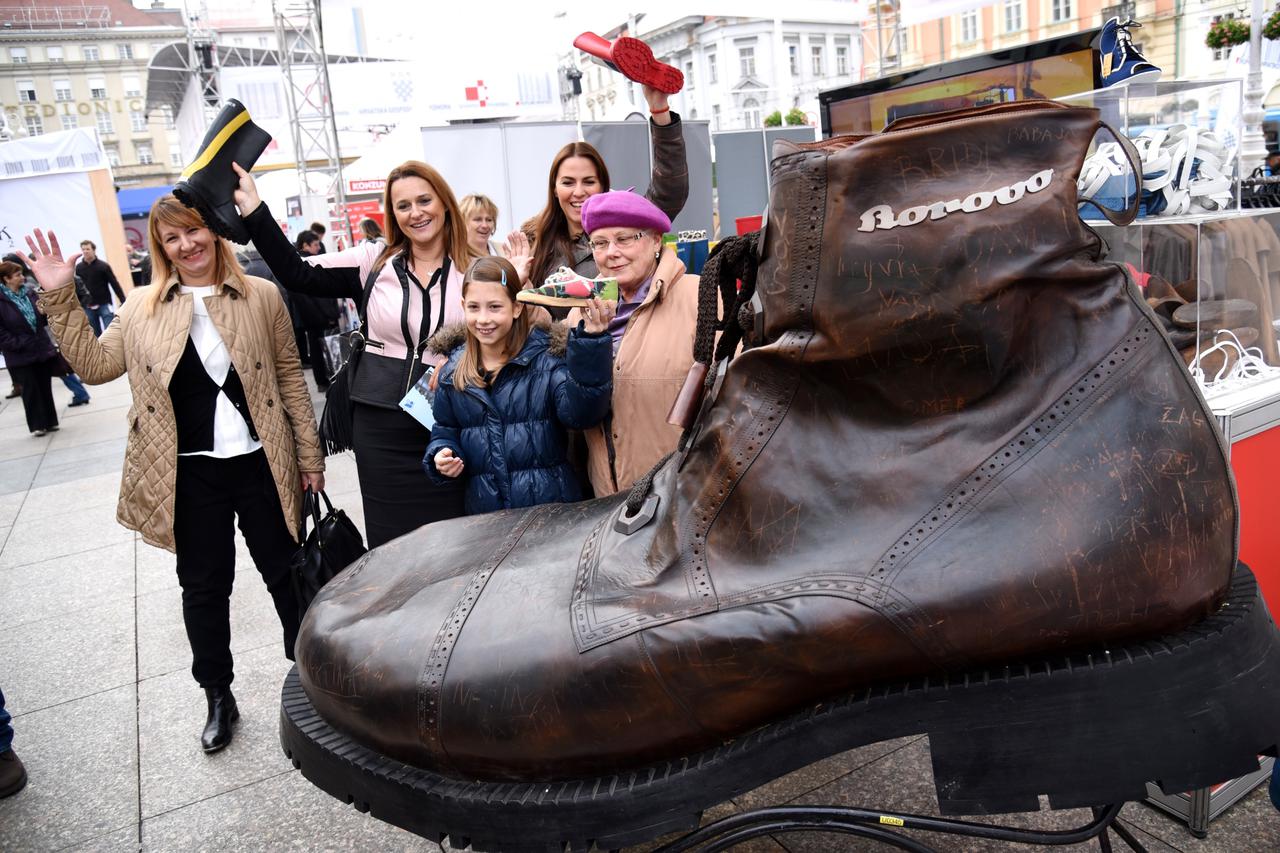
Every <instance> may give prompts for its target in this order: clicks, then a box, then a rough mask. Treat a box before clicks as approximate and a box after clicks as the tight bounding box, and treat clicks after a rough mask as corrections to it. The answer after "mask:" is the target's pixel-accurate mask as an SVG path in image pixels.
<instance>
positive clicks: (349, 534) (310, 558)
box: [289, 489, 367, 618]
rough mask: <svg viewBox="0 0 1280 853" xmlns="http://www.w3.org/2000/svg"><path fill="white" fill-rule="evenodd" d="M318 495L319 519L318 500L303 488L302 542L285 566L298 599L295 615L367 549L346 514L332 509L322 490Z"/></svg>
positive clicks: (308, 490)
mask: <svg viewBox="0 0 1280 853" xmlns="http://www.w3.org/2000/svg"><path fill="white" fill-rule="evenodd" d="M320 497H321V498H324V503H325V506H326V507H327V508H328V512H327V513H326V514H325V517H324V518H323V519H322V518H320V501H319V499H318V498H317V497H316V494H315V493H314V492H313V491H311V490H310V489H307V491H306V493H305V494H304V495H303V497H302V530H301V531H300V533H301V539H302V545H301V547H299V548H298V550H297V551H295V552H294V554H293V559H292V560H291V561H290V565H289V574H290V576H291V577H292V578H293V592H294V595H296V596H297V598H298V616H299V618H301V616H302V614H303V613H306V612H307V608H308V607H310V606H311V600H312V599H314V598H315V597H316V593H318V592H320V589H321V588H322V587H323V586H324V585H325V584H327V583H328V582H329V581H331V580H333V577H334V575H336V574H338V572H340V571H342V570H343V569H345V568H346V567H347V566H349V565H351V564H352V563H354V562H355V561H356V560H357V559H359V558H360V556H361V555H362V554H364V552H365V551H366V550H367V549H366V548H365V547H364V538H363V537H362V536H361V535H360V531H359V530H357V529H356V526H355V524H354V523H353V522H352V521H351V519H349V518H347V514H346V513H345V512H343V511H342V510H340V509H334V508H333V503H332V502H330V500H329V496H328V495H326V494H325V493H324V490H323V489H322V490H321V491H320ZM308 516H310V517H311V521H312V528H311V532H310V533H307V517H308Z"/></svg>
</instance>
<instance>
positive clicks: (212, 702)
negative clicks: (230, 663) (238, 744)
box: [200, 687, 240, 752]
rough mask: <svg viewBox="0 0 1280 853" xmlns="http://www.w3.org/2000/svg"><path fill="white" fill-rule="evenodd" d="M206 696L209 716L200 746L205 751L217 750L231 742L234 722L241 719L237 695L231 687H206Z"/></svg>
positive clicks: (201, 735) (201, 736)
mask: <svg viewBox="0 0 1280 853" xmlns="http://www.w3.org/2000/svg"><path fill="white" fill-rule="evenodd" d="M204 694H205V698H206V699H207V700H208V702H209V716H208V718H207V719H206V720H205V723H204V731H203V732H201V733H200V746H201V748H203V749H204V751H205V752H217V751H218V750H220V749H222V748H223V747H225V746H226V745H227V744H229V743H231V729H232V724H234V723H235V721H236V720H238V719H240V709H239V708H237V707H236V697H235V696H232V695H231V688H230V687H206V688H205V689H204Z"/></svg>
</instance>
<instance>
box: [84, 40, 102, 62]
mask: <svg viewBox="0 0 1280 853" xmlns="http://www.w3.org/2000/svg"><path fill="white" fill-rule="evenodd" d="M80 53H81V54H82V55H83V56H84V61H85V62H97V61H98V60H99V59H101V58H102V54H101V52H100V51H99V50H98V46H97V45H96V44H86V45H85V46H84V47H82V48H80Z"/></svg>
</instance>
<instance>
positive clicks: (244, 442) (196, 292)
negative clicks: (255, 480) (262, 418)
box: [181, 284, 262, 459]
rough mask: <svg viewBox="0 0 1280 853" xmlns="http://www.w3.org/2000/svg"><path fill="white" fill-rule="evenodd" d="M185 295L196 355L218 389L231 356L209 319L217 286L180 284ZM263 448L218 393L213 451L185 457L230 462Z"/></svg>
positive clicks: (229, 368)
mask: <svg viewBox="0 0 1280 853" xmlns="http://www.w3.org/2000/svg"><path fill="white" fill-rule="evenodd" d="M181 288H182V292H183V293H190V294H191V296H192V299H191V342H192V343H193V344H195V348H196V353H197V354H198V355H199V356H200V362H201V363H202V364H203V365H204V369H205V372H206V373H208V374H209V378H210V379H212V380H213V381H214V382H216V383H217V384H218V385H219V387H221V386H222V384H223V383H224V382H226V381H227V373H228V372H230V370H231V353H229V352H227V345H226V344H225V343H223V340H222V335H220V334H218V327H217V326H215V325H214V324H213V320H212V319H211V318H210V317H209V309H208V307H207V306H206V305H205V304H204V300H205V297H207V296H212V295H213V288H214V285H208V286H206V287H187V286H186V285H185V284H184V285H181ZM261 447H262V442H260V441H255V440H254V438H253V436H252V435H250V434H249V424H248V423H246V422H245V419H244V417H243V416H242V415H241V414H240V413H239V412H238V411H236V407H235V405H234V404H232V402H231V399H230V398H229V397H228V396H227V394H226V392H225V391H219V392H218V402H217V407H216V408H215V409H214V414H213V450H199V451H196V452H194V453H183V454H181V455H182V456H214V457H217V458H219V459H229V458H230V457H232V456H243V455H244V454H246V453H253V452H254V451H255V450H259V449H260V448H261Z"/></svg>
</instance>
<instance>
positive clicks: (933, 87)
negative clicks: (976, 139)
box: [818, 33, 1097, 136]
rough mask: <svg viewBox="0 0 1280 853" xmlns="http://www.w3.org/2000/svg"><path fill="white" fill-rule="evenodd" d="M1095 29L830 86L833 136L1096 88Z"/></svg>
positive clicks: (825, 99) (824, 97) (827, 104)
mask: <svg viewBox="0 0 1280 853" xmlns="http://www.w3.org/2000/svg"><path fill="white" fill-rule="evenodd" d="M1091 41H1092V35H1091V34H1089V33H1080V34H1075V35H1072V36H1068V37H1066V38H1061V39H1051V40H1049V41H1043V42H1037V43H1035V44H1030V45H1025V46H1023V47H1021V48H1016V49H1012V50H1002V51H998V52H996V53H992V54H986V55H984V56H979V57H967V58H965V59H961V60H956V61H953V62H946V63H942V64H941V65H934V66H931V67H929V68H923V69H920V70H919V71H915V72H909V73H906V74H900V75H895V76H893V77H882V78H879V79H876V80H871V81H868V82H867V83H861V84H858V85H854V86H846V87H844V88H842V89H836V90H832V91H830V92H823V93H821V94H820V95H819V96H818V97H819V102H820V103H821V105H822V130H823V133H824V135H826V136H838V135H841V134H848V133H875V132H876V131H879V130H881V129H883V128H884V127H885V126H886V125H888V124H890V123H892V122H893V121H894V120H895V119H900V118H904V117H906V116H914V115H921V114H924V113H935V112H943V111H945V110H954V109H961V108H964V107H981V106H986V105H988V104H999V103H1003V102H1005V101H1018V100H1026V99H1029V98H1060V97H1064V96H1066V95H1074V94H1076V93H1078V92H1087V91H1089V90H1090V89H1094V88H1097V85H1096V84H1097V60H1096V58H1095V52H1094V50H1093V49H1092V47H1091V46H1090V42H1091Z"/></svg>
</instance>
